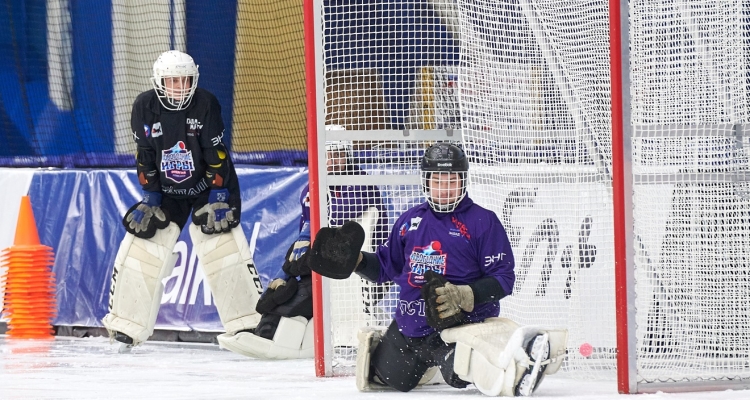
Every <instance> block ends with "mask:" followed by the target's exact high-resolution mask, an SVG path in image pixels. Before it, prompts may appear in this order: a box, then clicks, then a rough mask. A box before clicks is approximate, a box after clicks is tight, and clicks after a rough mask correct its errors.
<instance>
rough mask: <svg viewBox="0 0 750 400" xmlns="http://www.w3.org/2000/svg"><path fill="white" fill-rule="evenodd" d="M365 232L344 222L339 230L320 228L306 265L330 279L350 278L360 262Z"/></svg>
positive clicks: (352, 223)
mask: <svg viewBox="0 0 750 400" xmlns="http://www.w3.org/2000/svg"><path fill="white" fill-rule="evenodd" d="M364 242H365V230H364V229H362V226H360V225H359V224H358V223H356V222H353V221H346V222H345V223H344V225H343V226H341V227H340V228H327V227H326V228H320V230H319V231H318V234H317V235H316V236H315V241H314V242H313V246H312V249H311V250H310V251H309V255H308V259H307V263H308V265H309V267H310V269H311V270H313V271H315V272H317V273H319V274H320V275H323V276H325V277H328V278H331V279H346V278H348V277H349V276H351V274H352V272H354V270H355V269H356V268H357V264H358V263H359V261H361V257H362V253H360V250H362V245H363V244H364Z"/></svg>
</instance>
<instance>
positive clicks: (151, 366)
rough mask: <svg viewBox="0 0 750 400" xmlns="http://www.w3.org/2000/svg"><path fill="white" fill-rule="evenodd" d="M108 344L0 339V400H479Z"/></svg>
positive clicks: (565, 389)
mask: <svg viewBox="0 0 750 400" xmlns="http://www.w3.org/2000/svg"><path fill="white" fill-rule="evenodd" d="M118 348H119V343H113V344H110V343H109V340H108V339H105V338H101V337H97V338H85V339H79V338H71V337H57V338H56V339H55V340H50V341H38V340H12V339H9V338H8V337H7V336H2V335H0V399H105V398H106V399H137V400H146V399H160V400H161V399H263V400H268V399H279V400H287V399H315V398H325V399H344V398H345V399H347V400H348V399H353V398H363V399H396V398H398V399H402V400H404V399H408V400H425V399H481V398H485V396H484V395H482V394H481V393H480V392H479V391H477V390H476V389H473V387H472V386H470V387H469V388H467V389H453V388H451V387H448V386H447V385H434V386H429V387H424V388H419V389H416V390H414V391H412V392H410V393H399V392H368V393H362V392H359V391H357V389H356V387H355V384H354V377H336V378H317V377H315V373H314V369H313V362H312V360H288V361H261V360H254V359H250V358H246V357H243V356H240V355H236V354H234V353H231V352H229V351H226V350H220V349H219V347H218V346H217V345H214V344H194V343H172V342H147V343H145V344H143V345H141V346H138V347H136V348H134V349H133V350H132V352H131V353H130V354H118V352H117V351H118ZM533 398H536V399H552V398H555V399H603V400H611V399H618V400H625V399H648V400H655V399H675V400H676V399H686V400H708V399H728V400H734V399H750V390H737V391H731V390H728V391H722V392H698V393H656V394H648V395H638V396H636V397H633V396H628V395H619V394H617V389H616V384H615V382H614V381H580V380H573V379H570V378H566V377H565V376H564V375H563V374H556V375H553V376H548V377H546V378H545V380H544V381H543V382H542V384H541V386H540V387H539V390H537V392H536V393H535V394H534V396H533Z"/></svg>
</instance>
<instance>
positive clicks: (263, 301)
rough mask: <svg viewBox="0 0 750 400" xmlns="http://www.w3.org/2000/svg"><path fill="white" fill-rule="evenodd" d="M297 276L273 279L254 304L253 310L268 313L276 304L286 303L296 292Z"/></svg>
mask: <svg viewBox="0 0 750 400" xmlns="http://www.w3.org/2000/svg"><path fill="white" fill-rule="evenodd" d="M297 287H298V283H297V278H295V277H291V278H289V279H288V280H286V281H285V280H284V279H281V278H278V279H274V280H273V281H271V283H270V284H269V285H268V288H267V289H266V291H265V292H263V294H262V295H261V296H260V299H258V304H256V305H255V311H257V312H259V313H261V314H268V313H269V312H271V311H273V309H274V308H276V307H277V306H279V305H281V304H284V303H286V302H287V301H289V299H291V298H292V297H294V294H295V293H297Z"/></svg>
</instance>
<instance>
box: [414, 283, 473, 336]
mask: <svg viewBox="0 0 750 400" xmlns="http://www.w3.org/2000/svg"><path fill="white" fill-rule="evenodd" d="M424 277H425V283H424V285H422V298H424V300H425V303H426V307H425V308H426V310H425V314H426V316H427V323H428V324H430V326H431V327H433V328H435V329H438V330H441V329H446V328H450V327H452V326H456V325H458V324H459V323H461V322H462V321H463V319H464V311H466V312H471V311H473V310H474V291H473V290H472V289H471V287H470V286H468V285H454V284H452V283H450V282H448V280H447V279H445V277H444V276H443V275H440V274H438V273H436V272H435V271H427V272H426V273H425V274H424Z"/></svg>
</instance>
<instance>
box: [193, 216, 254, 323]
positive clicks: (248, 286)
mask: <svg viewBox="0 0 750 400" xmlns="http://www.w3.org/2000/svg"><path fill="white" fill-rule="evenodd" d="M189 230H190V238H191V239H192V240H193V248H194V249H196V251H197V254H198V259H199V260H200V262H201V265H202V266H203V272H204V274H205V276H206V281H207V282H208V286H209V287H210V288H211V293H213V296H214V302H215V303H216V309H217V311H218V312H219V318H220V319H221V323H222V325H224V329H225V330H226V332H227V333H228V334H230V335H232V334H234V333H236V332H238V331H242V330H246V329H252V328H255V327H256V326H257V325H258V322H259V321H260V314H259V313H258V312H257V311H255V306H256V304H257V303H258V299H259V298H260V295H261V293H263V286H262V285H261V283H260V277H259V276H258V271H256V269H255V264H254V263H253V259H252V257H251V255H250V248H249V247H248V245H247V239H246V238H245V233H244V232H243V231H242V228H241V227H236V228H234V229H232V230H231V231H230V232H225V233H221V234H213V235H206V234H204V233H203V232H201V230H200V228H199V227H198V226H196V225H195V224H190V228H189Z"/></svg>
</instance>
